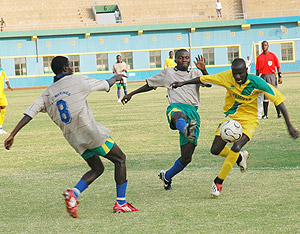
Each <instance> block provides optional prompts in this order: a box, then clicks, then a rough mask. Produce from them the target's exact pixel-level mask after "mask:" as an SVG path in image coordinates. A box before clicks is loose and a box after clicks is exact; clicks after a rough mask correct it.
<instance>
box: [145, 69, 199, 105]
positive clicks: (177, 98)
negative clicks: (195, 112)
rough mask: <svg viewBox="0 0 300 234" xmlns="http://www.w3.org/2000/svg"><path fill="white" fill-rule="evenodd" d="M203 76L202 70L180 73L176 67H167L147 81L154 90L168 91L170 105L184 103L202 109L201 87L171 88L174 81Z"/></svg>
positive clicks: (193, 85) (194, 85)
mask: <svg viewBox="0 0 300 234" xmlns="http://www.w3.org/2000/svg"><path fill="white" fill-rule="evenodd" d="M200 76H202V72H201V71H200V70H194V69H192V70H191V71H189V72H188V71H180V70H178V69H177V68H176V67H175V68H173V67H167V68H166V69H164V70H162V71H161V72H160V73H158V74H157V75H155V76H152V77H150V78H148V79H147V80H146V81H147V83H148V85H149V86H150V87H152V88H157V87H166V88H167V89H168V98H169V103H170V104H172V103H183V104H188V105H192V106H195V107H197V108H198V107H200V94H199V87H200V85H196V84H189V85H184V86H182V87H178V88H176V89H172V87H171V86H170V85H171V84H172V83H173V82H174V81H186V80H191V79H194V78H196V77H200Z"/></svg>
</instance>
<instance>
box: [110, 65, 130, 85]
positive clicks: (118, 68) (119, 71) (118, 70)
mask: <svg viewBox="0 0 300 234" xmlns="http://www.w3.org/2000/svg"><path fill="white" fill-rule="evenodd" d="M123 69H125V70H126V71H127V70H128V69H127V64H126V63H125V62H121V63H114V65H113V72H114V73H116V74H122V75H125V76H126V72H124V71H123ZM123 82H124V83H127V78H126V77H123Z"/></svg>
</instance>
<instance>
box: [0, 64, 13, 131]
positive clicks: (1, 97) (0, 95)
mask: <svg viewBox="0 0 300 234" xmlns="http://www.w3.org/2000/svg"><path fill="white" fill-rule="evenodd" d="M4 82H5V83H6V85H7V88H9V89H10V90H13V89H12V88H11V87H10V84H9V81H8V79H7V77H6V75H5V72H4V70H3V69H2V67H0V134H7V132H5V131H4V130H3V127H2V124H3V122H4V118H5V112H6V109H5V108H6V106H7V104H8V103H7V99H6V95H5V93H4Z"/></svg>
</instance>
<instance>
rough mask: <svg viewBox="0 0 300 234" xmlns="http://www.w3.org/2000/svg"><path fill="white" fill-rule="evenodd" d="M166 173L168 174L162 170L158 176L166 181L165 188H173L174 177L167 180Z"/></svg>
mask: <svg viewBox="0 0 300 234" xmlns="http://www.w3.org/2000/svg"><path fill="white" fill-rule="evenodd" d="M165 174H166V171H160V172H159V174H158V177H159V179H161V180H162V181H163V183H164V189H165V190H171V189H172V186H171V184H172V179H171V180H170V181H167V180H166V178H165Z"/></svg>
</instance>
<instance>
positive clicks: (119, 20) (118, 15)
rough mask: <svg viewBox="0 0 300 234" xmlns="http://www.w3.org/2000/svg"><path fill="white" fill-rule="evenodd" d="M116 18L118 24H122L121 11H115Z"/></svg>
mask: <svg viewBox="0 0 300 234" xmlns="http://www.w3.org/2000/svg"><path fill="white" fill-rule="evenodd" d="M115 18H116V23H121V15H120V10H119V9H117V10H116V11H115Z"/></svg>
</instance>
